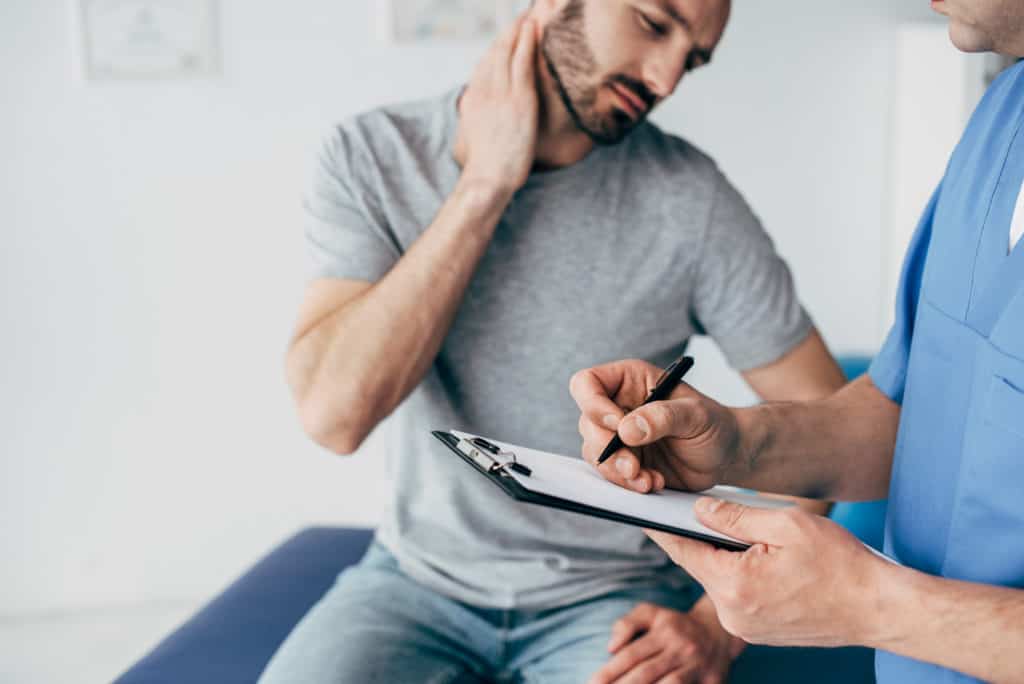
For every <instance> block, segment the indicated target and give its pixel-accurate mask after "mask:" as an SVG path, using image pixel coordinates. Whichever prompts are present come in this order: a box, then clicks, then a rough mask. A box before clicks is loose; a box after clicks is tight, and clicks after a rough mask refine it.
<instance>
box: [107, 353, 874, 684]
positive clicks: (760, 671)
mask: <svg viewBox="0 0 1024 684" xmlns="http://www.w3.org/2000/svg"><path fill="white" fill-rule="evenodd" d="M866 363H867V361H866V360H864V359H846V360H844V363H843V366H844V370H846V372H847V376H848V377H851V378H852V377H856V376H857V375H859V374H860V373H861V372H863V370H864V368H866ZM884 505H885V504H884V502H879V503H871V504H842V505H841V506H838V507H837V509H836V511H835V512H834V517H836V519H837V520H839V521H840V522H842V523H843V524H846V525H847V526H848V527H850V528H851V530H852V531H854V533H855V534H857V535H858V536H859V537H860V538H861V539H863V540H865V541H868V542H869V543H874V544H875V545H876V546H877V545H878V544H879V543H880V540H881V528H882V525H881V521H882V519H883V518H884ZM371 537H372V532H371V531H370V530H360V529H343V528H311V529H307V530H304V531H302V532H300V533H299V534H297V535H295V536H294V537H292V538H291V539H289V540H288V541H286V542H285V543H283V544H282V545H280V546H279V547H277V548H276V549H274V550H273V551H271V552H270V553H269V554H268V555H267V556H266V557H265V558H263V559H262V560H261V561H260V562H259V563H257V564H256V565H255V566H254V567H253V568H252V569H250V570H249V571H248V572H247V573H245V574H244V575H243V576H242V577H240V578H239V579H238V580H236V581H235V583H234V584H232V585H231V586H230V587H228V588H227V589H226V590H225V591H224V592H223V593H221V594H220V595H219V596H217V597H216V598H214V599H213V600H212V601H211V602H210V603H209V604H207V605H206V607H204V608H203V609H202V610H200V611H199V612H198V613H197V614H196V615H195V616H194V617H192V618H191V619H189V620H188V621H187V622H186V623H185V624H183V625H182V626H181V627H179V628H178V629H177V630H176V631H174V632H173V633H172V634H171V635H170V636H168V637H167V638H166V639H164V640H163V641H162V642H160V644H159V645H157V646H156V648H154V649H153V651H152V652H150V653H149V654H148V655H146V656H145V657H144V658H143V659H142V660H140V661H139V662H138V663H136V664H135V665H134V666H133V667H132V668H131V669H130V670H129V671H128V672H126V673H124V674H123V675H122V676H121V677H120V678H119V679H118V680H117V684H164V683H166V684H181V683H188V684H206V683H207V682H209V683H210V684H234V683H238V684H243V683H249V682H254V681H256V679H257V678H258V677H259V675H260V673H261V672H262V671H263V668H264V667H265V666H266V664H267V662H269V660H270V657H271V656H272V655H273V654H274V652H275V651H276V650H277V647H278V646H279V645H280V644H281V643H282V642H283V641H284V639H285V637H286V636H287V635H288V633H289V632H290V631H291V630H292V628H293V627H294V626H295V625H296V624H297V623H298V622H299V620H300V619H302V616H303V615H305V614H306V612H307V611H308V610H309V609H310V608H311V607H312V606H313V604H315V603H316V602H317V601H318V600H319V599H320V597H321V596H323V595H324V593H325V592H326V591H327V589H328V588H329V587H330V586H331V584H332V583H333V582H334V580H335V578H336V577H337V575H338V573H339V572H341V570H343V569H344V568H345V567H347V566H349V565H351V564H353V563H355V562H357V561H358V560H359V559H360V558H361V557H362V555H363V552H364V551H365V550H366V548H367V546H368V545H369V543H370V539H371ZM730 682H733V683H739V684H748V683H749V684H752V683H754V682H769V683H770V682H786V683H787V684H799V683H800V682H815V683H817V682H830V683H831V684H864V683H866V682H874V666H873V652H872V651H870V650H868V649H863V648H840V649H809V648H767V647H761V646H753V647H750V648H748V649H747V650H746V651H745V652H744V654H743V655H742V656H741V657H740V658H739V660H738V661H737V662H736V664H735V665H734V667H733V671H732V675H731V677H730ZM297 684H302V683H301V682H300V683H297ZM352 684H359V683H358V682H354V683H352ZM396 684H398V683H396Z"/></svg>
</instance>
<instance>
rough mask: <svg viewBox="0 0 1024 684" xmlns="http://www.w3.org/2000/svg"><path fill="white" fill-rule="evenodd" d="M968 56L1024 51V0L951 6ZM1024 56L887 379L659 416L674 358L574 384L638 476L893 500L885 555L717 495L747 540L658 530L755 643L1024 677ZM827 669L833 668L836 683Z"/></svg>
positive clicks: (904, 311)
mask: <svg viewBox="0 0 1024 684" xmlns="http://www.w3.org/2000/svg"><path fill="white" fill-rule="evenodd" d="M932 5H933V7H934V8H935V9H936V10H937V11H939V12H941V13H943V14H946V15H947V16H948V17H949V20H950V35H951V38H952V40H953V42H954V43H955V44H956V45H957V46H958V47H959V48H961V49H964V50H969V51H981V50H993V51H996V52H999V53H1001V54H1007V55H1017V56H1024V2H1021V1H1020V0H946V1H945V2H933V3H932ZM1022 184H1024V62H1021V63H1019V64H1017V65H1016V66H1014V67H1011V68H1010V69H1008V70H1006V71H1005V72H1004V73H1003V74H1002V75H1001V76H1000V77H999V78H998V79H997V80H996V82H995V83H994V84H993V85H992V86H991V87H990V89H989V91H988V92H987V93H986V95H985V97H984V99H983V101H982V102H981V104H980V105H979V107H978V109H977V111H976V112H975V114H974V116H973V118H972V119H971V122H970V123H969V125H968V128H967V130H966V132H965V133H964V136H963V138H962V140H961V141H960V144H959V145H958V147H957V148H956V150H955V152H954V153H953V156H952V158H951V160H950V162H949V166H948V168H947V170H946V173H945V176H944V178H943V179H942V182H941V184H940V185H939V187H938V188H937V189H936V191H935V194H934V196H933V197H932V199H931V201H930V202H929V204H928V206H927V208H926V210H925V212H924V215H923V217H922V219H921V222H920V225H919V227H918V229H917V232H916V235H915V237H914V239H913V241H912V244H911V246H910V249H909V252H908V254H907V258H906V262H905V265H904V268H903V275H902V282H901V287H900V292H899V295H898V301H897V302H896V310H897V320H896V323H895V325H894V327H893V328H892V330H891V332H890V334H889V337H888V339H887V341H886V343H885V346H884V348H883V349H882V351H881V353H880V354H879V356H878V357H877V359H876V360H875V362H874V364H873V366H872V368H871V372H870V375H869V377H865V378H861V379H860V380H858V381H855V382H853V383H851V384H849V385H847V386H846V387H845V388H844V389H842V390H841V391H840V392H838V393H837V394H835V395H834V396H832V397H830V398H828V399H825V400H822V401H818V402H811V403H790V404H771V403H769V404H763V405H760V406H757V407H751V408H744V409H733V408H727V407H724V406H722V405H720V404H718V403H716V402H715V401H713V400H711V399H710V398H708V397H705V396H703V395H701V394H699V393H698V392H696V391H695V390H693V389H692V388H690V387H687V386H683V387H680V388H679V389H678V390H676V392H675V393H673V395H672V397H671V398H670V399H669V400H667V401H664V402H656V403H653V404H650V405H647V406H644V407H641V408H639V409H636V410H633V411H631V412H630V411H628V408H623V407H636V406H638V405H639V404H640V403H641V401H642V400H643V398H644V396H643V395H644V394H645V393H646V389H647V388H648V387H652V386H653V385H654V383H655V381H656V380H657V377H658V375H659V374H660V369H658V368H656V367H654V366H651V365H649V364H646V363H644V362H641V361H622V362H617V363H611V364H607V365H605V366H600V367H596V368H592V369H588V370H585V371H581V372H580V373H577V374H576V375H575V376H574V378H573V382H572V386H571V391H572V393H573V396H574V397H575V399H576V401H577V403H578V404H579V406H580V408H581V411H582V413H583V416H582V418H581V421H580V432H581V434H582V435H583V437H584V446H583V452H584V457H585V458H587V459H588V460H590V461H593V460H594V459H595V458H596V456H597V455H598V454H599V453H600V451H601V450H602V449H603V448H604V446H605V445H606V444H607V443H608V441H609V439H610V438H611V437H612V434H613V430H614V431H617V432H618V433H619V435H620V436H621V437H622V438H623V441H624V442H625V443H626V444H627V445H629V446H630V447H631V448H627V449H623V450H621V451H619V452H617V453H616V454H615V455H614V457H613V458H612V459H610V460H609V461H607V462H606V463H605V464H603V465H602V466H600V469H599V470H600V472H601V473H603V474H604V475H605V476H606V477H607V478H608V479H610V480H612V481H614V482H616V483H618V484H621V485H623V486H626V487H630V488H632V489H635V490H638V491H643V492H647V491H651V490H656V489H659V488H661V487H663V486H668V487H674V488H680V489H687V490H692V491H699V490H703V489H705V488H707V487H710V486H712V485H716V484H732V485H738V486H741V487H750V488H753V489H760V490H764V491H771V492H778V493H785V494H793V495H800V496H815V497H819V498H825V499H837V500H848V501H857V500H871V499H879V498H883V497H885V496H886V495H887V494H888V496H889V517H888V520H887V524H886V535H885V536H886V538H885V552H886V554H887V555H888V556H889V557H890V558H891V559H893V560H895V561H896V562H895V563H894V562H891V560H889V559H886V558H883V557H880V556H878V555H876V554H874V553H873V552H872V551H870V550H868V548H867V547H865V546H864V545H862V544H861V543H859V542H858V541H857V540H856V539H855V538H854V537H853V536H852V535H850V534H849V533H847V532H846V531H845V530H843V529H842V528H841V527H839V526H838V525H837V524H835V523H833V522H832V521H830V520H827V519H825V518H820V517H815V516H813V515H810V514H807V513H805V512H802V511H800V510H797V509H794V510H790V511H783V512H778V511H773V512H769V511H766V510H760V509H750V508H745V507H742V506H738V505H735V504H731V503H724V502H721V501H718V500H715V499H711V498H708V497H704V498H702V499H701V500H700V501H699V502H698V503H697V505H696V509H697V513H698V517H699V519H700V520H701V521H702V522H703V523H704V524H705V525H707V526H708V527H710V528H713V529H715V530H718V531H720V532H724V533H726V534H729V535H731V536H733V537H737V538H739V539H742V540H745V541H747V542H750V543H751V544H752V546H751V548H750V549H749V550H747V551H745V552H743V553H736V552H730V551H722V550H716V549H714V548H712V547H711V546H709V545H707V544H704V543H701V542H698V541H694V540H688V539H683V538H680V537H675V536H671V535H666V534H662V533H655V532H650V533H649V534H650V536H651V537H652V538H653V539H654V540H655V541H656V542H657V543H659V544H660V545H661V546H662V547H663V548H664V549H665V550H666V551H667V552H668V553H669V555H670V556H671V557H672V558H673V559H674V560H675V561H676V562H677V563H679V564H680V565H681V566H683V567H684V568H686V569H687V570H688V571H689V572H690V573H691V574H692V575H693V576H694V577H695V578H696V579H697V580H698V581H699V582H700V583H701V584H702V585H703V586H704V588H705V589H706V591H707V593H708V595H709V596H710V597H711V599H712V601H713V603H714V604H715V606H716V607H717V608H718V611H719V617H720V619H721V620H722V624H723V625H724V626H725V628H726V629H727V630H729V631H730V632H731V633H733V634H735V635H737V636H739V637H741V638H743V639H744V640H746V641H748V642H753V643H763V644H774V645H805V646H838V645H850V644H859V645H864V646H869V647H873V648H876V649H878V655H877V660H876V670H877V674H878V679H879V681H880V682H883V683H888V682H899V683H901V684H903V683H908V682H964V681H974V680H976V679H977V680H985V681H1024V241H1021V242H1018V240H1019V239H1020V235H1021V233H1022V232H1024V193H1022V191H1021V190H1022ZM826 676H827V675H826V674H824V673H823V677H826Z"/></svg>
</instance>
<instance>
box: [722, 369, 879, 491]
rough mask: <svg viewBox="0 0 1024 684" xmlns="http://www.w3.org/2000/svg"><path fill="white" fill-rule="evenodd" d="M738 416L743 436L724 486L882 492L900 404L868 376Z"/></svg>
mask: <svg viewBox="0 0 1024 684" xmlns="http://www.w3.org/2000/svg"><path fill="white" fill-rule="evenodd" d="M736 416H737V420H738V422H739V424H740V431H741V435H742V438H741V447H740V453H739V456H738V458H737V459H736V460H735V462H734V463H733V465H732V466H730V468H729V469H728V471H727V472H726V478H725V481H726V482H728V483H729V484H736V485H740V486H744V487H751V488H753V489H759V490H762V491H768V492H776V493H779V494H791V495H794V496H805V497H810V498H820V499H832V500H841V501H842V500H845V501H866V500H872V499H881V498H884V497H885V495H886V492H887V491H888V483H889V474H890V470H891V467H892V454H893V449H894V445H895V442H896V429H897V426H898V424H899V406H898V405H897V404H895V403H893V402H892V401H890V400H889V399H888V398H887V397H886V396H885V395H884V394H882V393H881V392H880V391H879V390H878V389H877V388H876V387H875V386H874V384H873V383H872V382H871V381H870V379H869V378H866V377H865V378H861V379H859V380H856V381H854V382H852V383H850V384H849V385H847V386H846V387H844V388H842V389H841V390H839V391H838V392H836V393H835V394H833V395H832V396H830V397H828V398H826V399H822V400H819V401H812V402H794V403H786V402H769V403H766V404H761V405H759V406H754V407H750V408H746V409H739V410H737V412H736Z"/></svg>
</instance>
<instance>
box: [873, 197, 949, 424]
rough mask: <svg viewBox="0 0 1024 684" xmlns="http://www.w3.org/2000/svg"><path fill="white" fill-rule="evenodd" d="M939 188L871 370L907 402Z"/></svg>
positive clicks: (888, 391) (879, 383) (886, 389)
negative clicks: (912, 356) (909, 368)
mask: <svg viewBox="0 0 1024 684" xmlns="http://www.w3.org/2000/svg"><path fill="white" fill-rule="evenodd" d="M940 188H941V185H940ZM939 192H940V190H936V191H935V194H933V195H932V198H931V201H930V202H929V203H928V207H927V208H926V209H925V211H924V214H923V215H922V216H921V222H920V223H919V224H918V226H917V230H916V231H915V232H914V237H913V238H912V239H911V241H910V247H909V248H908V249H907V256H906V258H905V259H904V260H903V270H902V273H901V274H900V286H899V290H898V292H897V294H896V321H895V322H894V323H893V326H892V328H891V329H890V330H889V335H888V337H886V339H885V344H884V345H882V350H881V351H880V352H879V353H878V356H876V357H875V360H874V361H873V362H872V363H871V368H870V370H869V371H868V373H869V374H870V375H871V380H872V382H874V383H875V386H876V387H878V389H879V390H881V392H882V393H883V394H885V395H886V396H887V397H889V398H890V399H892V400H893V401H894V402H896V403H897V404H902V403H903V390H904V389H905V388H906V384H907V366H908V364H909V362H910V344H911V342H912V341H913V338H914V321H915V320H916V318H917V309H918V302H919V301H920V298H921V280H922V278H923V277H924V267H925V261H926V259H927V256H928V246H929V245H930V244H931V236H932V218H933V216H934V215H935V205H936V203H937V202H938V198H939Z"/></svg>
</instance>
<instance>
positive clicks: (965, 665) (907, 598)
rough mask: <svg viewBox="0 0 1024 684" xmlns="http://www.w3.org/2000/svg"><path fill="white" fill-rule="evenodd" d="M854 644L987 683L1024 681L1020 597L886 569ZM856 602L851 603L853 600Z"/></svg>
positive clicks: (1023, 618)
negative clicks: (867, 620)
mask: <svg viewBox="0 0 1024 684" xmlns="http://www.w3.org/2000/svg"><path fill="white" fill-rule="evenodd" d="M885 573H886V577H884V578H882V581H881V582H880V584H881V589H880V592H879V593H878V595H877V601H878V603H877V605H864V606H862V608H863V609H864V610H865V611H867V613H866V614H867V615H869V616H870V617H871V623H870V624H869V626H868V630H867V632H866V634H865V636H864V637H862V638H860V639H856V640H855V642H856V643H863V644H864V645H865V646H870V647H872V648H879V649H883V650H886V651H891V652H893V653H897V654H899V655H903V656H907V657H910V658H915V659H917V660H923V661H925V662H929V663H935V664H937V665H941V666H942V667H946V668H949V669H952V670H957V671H959V672H963V673H965V674H967V675H970V676H972V677H977V678H978V679H983V680H985V681H990V682H1022V681H1024V591H1021V590H1019V589H1007V588H1005V587H994V586H990V585H985V584H974V583H970V582H961V581H957V580H950V579H945V578H942V577H934V576H932V575H926V574H924V573H921V572H917V571H916V570H911V569H909V568H904V567H899V566H895V565H893V566H891V567H890V568H887V569H886V571H885ZM855 600H856V599H855Z"/></svg>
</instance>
